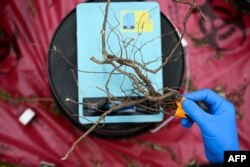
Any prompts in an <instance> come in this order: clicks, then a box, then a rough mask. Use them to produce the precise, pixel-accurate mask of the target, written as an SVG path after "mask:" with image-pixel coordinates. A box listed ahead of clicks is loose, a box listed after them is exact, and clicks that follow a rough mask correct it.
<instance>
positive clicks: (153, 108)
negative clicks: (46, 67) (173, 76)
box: [55, 0, 205, 160]
mask: <svg viewBox="0 0 250 167" xmlns="http://www.w3.org/2000/svg"><path fill="white" fill-rule="evenodd" d="M174 2H177V3H182V4H186V5H189V7H190V8H189V10H188V12H187V14H186V15H185V17H184V21H183V30H182V32H181V33H180V40H179V41H178V42H177V43H176V44H175V46H174V47H173V48H172V49H171V51H170V54H169V55H167V58H165V59H163V63H161V64H160V66H159V67H157V68H156V69H150V68H149V67H148V65H149V64H151V63H154V62H156V61H159V60H161V56H159V58H156V59H155V60H151V61H150V62H144V61H143V55H142V52H141V50H142V48H143V47H145V46H146V45H148V44H150V43H151V42H153V41H154V40H155V39H157V38H161V37H163V36H166V35H168V34H169V33H167V34H164V35H162V36H160V37H155V38H153V39H152V40H150V41H147V42H144V43H142V44H141V46H140V47H138V46H136V43H137V40H138V39H139V37H140V36H141V35H142V32H143V26H144V24H143V23H142V25H141V26H142V27H141V29H140V28H139V27H138V35H137V36H136V39H124V37H123V36H122V33H121V32H119V30H118V29H117V27H118V26H119V25H120V23H119V21H118V20H117V18H116V17H115V19H116V20H117V23H118V24H117V25H116V26H114V27H113V26H112V25H110V23H109V22H108V15H109V6H110V0H107V3H106V6H105V11H104V19H103V24H102V30H101V44H102V49H101V52H102V58H103V60H98V59H97V58H96V57H95V56H92V57H91V58H90V60H91V61H93V62H95V63H97V64H100V65H110V66H111V67H112V68H113V69H112V70H111V71H110V72H108V73H106V72H105V74H108V79H107V81H106V84H105V89H106V90H104V89H102V88H99V89H101V90H102V91H104V92H105V93H106V94H107V98H108V99H109V101H110V102H111V101H112V100H119V101H121V102H122V103H121V104H119V105H117V104H112V107H111V108H110V109H109V110H107V111H102V115H101V116H100V117H99V118H98V120H97V121H96V122H94V123H93V125H92V126H91V127H90V128H89V129H88V130H87V131H86V132H85V133H84V134H82V135H81V136H80V137H79V138H78V139H77V140H76V141H75V142H74V143H73V145H72V147H71V148H70V149H69V150H68V152H67V153H66V154H65V156H64V157H63V158H61V160H66V159H67V158H68V157H69V155H70V153H71V152H72V151H73V150H74V149H75V147H76V146H77V144H78V143H79V142H80V141H81V140H83V139H84V138H85V137H86V136H87V135H88V134H89V133H91V132H92V131H93V130H94V129H95V128H96V127H97V126H98V125H99V124H100V123H101V121H102V120H104V119H105V117H106V116H107V115H108V114H110V113H111V112H114V111H117V110H119V109H122V108H124V107H128V106H133V105H137V106H139V107H140V108H143V109H145V110H147V111H150V112H158V111H159V109H160V108H163V109H166V108H167V107H168V106H170V108H171V107H173V105H175V101H174V100H180V94H179V92H178V91H176V90H174V89H172V88H168V87H165V88H158V90H156V89H155V88H154V86H153V83H152V81H151V80H150V79H149V77H148V73H151V74H156V73H157V72H159V71H160V70H162V69H163V67H164V66H165V65H167V63H168V62H169V60H170V59H171V58H172V57H173V56H175V55H176V53H175V52H176V50H177V48H178V47H179V45H180V44H181V40H182V39H183V37H184V34H185V32H186V24H187V21H188V19H189V18H190V16H191V14H192V12H193V10H194V9H195V8H198V7H197V6H196V0H192V1H191V2H190V1H186V0H174ZM198 9H199V8H198ZM200 12H201V11H200ZM201 13H202V12H201ZM204 17H205V16H204ZM107 25H108V26H109V28H110V32H109V33H108V34H106V27H107ZM140 30H141V31H140ZM173 32H175V30H174V31H172V32H170V33H173ZM111 33H113V34H115V35H116V37H117V39H118V42H119V47H120V50H119V51H118V53H117V54H119V55H115V53H113V51H112V48H111V45H110V44H109V43H108V41H106V35H108V39H109V36H110V35H111ZM108 39H107V40H108ZM121 39H122V40H121ZM120 40H121V41H120ZM106 45H108V48H109V50H110V52H111V54H109V53H108V52H107V50H106ZM128 47H132V51H131V53H130V54H129V53H128V50H127V48H128ZM55 49H56V48H55ZM138 52H139V54H140V56H141V62H139V61H137V60H136V59H135V57H136V54H137V53H138ZM133 53H134V54H133ZM123 54H125V55H123ZM132 54H133V57H134V58H133V59H131V58H130V57H131V55H132ZM64 59H65V57H64ZM65 60H66V61H67V59H65ZM67 63H69V64H71V65H72V63H70V62H68V61H67ZM72 66H73V65H72ZM73 67H74V66H73ZM74 68H75V67H74ZM127 68H129V69H132V71H133V73H132V72H128V71H126V69H127ZM72 72H73V75H74V70H72ZM103 74H104V73H103ZM113 74H119V75H123V76H124V77H123V81H122V84H123V82H124V79H125V78H128V79H129V80H130V81H131V83H132V89H131V90H130V92H132V93H133V94H135V95H138V96H139V97H140V98H136V99H135V98H131V97H130V96H128V97H127V98H126V99H118V98H116V97H114V96H113V95H112V93H111V92H110V89H109V83H110V81H111V80H112V75H113ZM74 79H75V82H77V81H76V78H75V77H74ZM78 88H79V85H78ZM120 88H121V90H122V92H123V93H124V94H125V95H126V96H127V93H126V91H128V90H123V89H122V85H120ZM160 92H161V93H160ZM162 92H163V93H162ZM170 97H174V100H173V99H172V101H171V100H169V98H170ZM68 101H71V102H72V100H70V99H68ZM74 102H75V101H74ZM147 104H153V105H149V106H148V105H147ZM97 110H98V109H97ZM167 114H170V115H171V114H172V113H167Z"/></svg>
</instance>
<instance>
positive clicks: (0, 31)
mask: <svg viewBox="0 0 250 167" xmlns="http://www.w3.org/2000/svg"><path fill="white" fill-rule="evenodd" d="M79 2H81V1H78V0H75V1H72V0H64V1H56V0H44V1H36V0H10V1H9V0H2V1H1V2H0V93H1V94H0V96H1V97H0V115H1V116H0V162H10V163H13V164H21V165H25V166H38V164H39V163H40V162H41V161H47V162H51V163H54V164H56V165H57V166H104V167H105V166H133V165H134V166H171V167H177V166H183V165H185V164H189V163H190V162H191V161H193V162H194V161H195V162H198V163H206V162H207V160H206V158H205V154H204V149H203V143H202V139H201V135H200V131H199V129H198V127H197V126H196V125H194V126H193V127H192V128H190V129H184V128H182V127H181V125H180V121H179V120H178V119H175V120H173V121H172V122H170V123H169V124H168V125H166V126H165V127H163V128H162V129H161V130H160V131H158V132H157V133H154V134H152V133H150V132H147V133H144V134H142V135H139V136H135V137H131V138H127V139H122V140H107V139H100V138H96V137H93V136H88V137H87V138H86V139H85V140H84V141H83V142H81V143H80V144H79V145H78V146H77V148H76V149H75V150H74V151H73V153H72V155H71V156H70V157H69V158H68V160H66V161H61V160H60V158H61V157H62V156H63V155H64V154H65V153H66V152H67V151H68V149H69V148H70V146H71V145H72V143H73V142H74V141H75V140H76V139H77V138H78V137H79V136H80V135H81V134H82V132H81V131H80V130H78V129H77V128H76V127H74V126H73V125H72V124H71V123H70V122H69V121H68V120H66V119H65V118H64V117H63V116H62V115H61V114H60V113H59V112H58V111H57V110H56V108H55V107H54V105H55V104H54V101H53V98H52V95H51V91H50V86H49V82H48V72H47V62H46V61H47V59H48V55H47V51H48V46H49V43H50V40H51V39H52V36H53V33H54V31H55V30H56V28H57V26H58V25H59V23H60V21H62V19H63V18H64V17H65V16H66V15H67V14H68V13H69V12H70V11H71V10H72V9H74V8H75V7H76V5H77V3H79ZM234 2H236V1H233V0H231V1H215V0H213V1H208V0H207V1H205V0H204V1H199V3H198V4H199V7H200V9H201V10H202V12H203V14H204V15H205V16H206V18H207V21H206V22H204V18H203V17H202V16H201V14H200V13H199V10H198V9H197V10H196V12H194V13H193V15H192V16H191V18H190V20H189V23H188V25H187V30H188V32H187V34H186V35H185V39H186V41H187V43H188V46H187V48H186V52H187V54H186V58H187V60H188V61H186V62H187V68H186V73H187V75H186V78H187V80H188V81H189V83H190V84H189V87H188V88H189V91H192V90H195V89H201V88H211V89H216V90H217V91H219V92H220V93H221V94H224V95H226V97H227V98H228V99H229V100H231V101H232V102H233V103H234V104H235V105H236V108H237V117H238V118H237V125H238V134H239V140H240V146H241V149H242V150H250V140H249V138H250V129H249V122H250V114H249V111H248V107H249V103H250V89H249V86H248V85H249V81H250V76H249V75H250V54H249V47H250V40H249V37H250V35H249V34H250V29H249V27H250V17H249V11H247V10H242V9H243V8H238V7H237V4H236V3H234ZM159 3H160V5H161V10H162V12H163V13H164V14H165V15H167V16H168V17H169V18H170V19H171V20H172V21H173V22H174V24H175V25H176V26H177V27H178V28H179V29H182V28H183V27H182V21H183V18H184V14H185V12H186V11H187V6H186V5H183V4H175V3H173V2H171V1H164V0H159ZM26 108H32V109H33V110H34V111H35V112H36V118H35V119H34V120H33V121H32V122H31V123H30V124H29V125H27V126H23V125H22V124H21V123H20V122H19V121H18V118H19V116H20V115H21V113H22V112H23V111H24V110H25V109H26ZM111 164H112V165H111Z"/></svg>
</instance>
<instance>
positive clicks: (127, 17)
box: [121, 10, 154, 33]
mask: <svg viewBox="0 0 250 167" xmlns="http://www.w3.org/2000/svg"><path fill="white" fill-rule="evenodd" d="M153 30H154V23H153V18H152V17H151V15H150V13H149V12H148V11H147V10H126V11H121V31H123V32H138V33H140V32H152V31H153Z"/></svg>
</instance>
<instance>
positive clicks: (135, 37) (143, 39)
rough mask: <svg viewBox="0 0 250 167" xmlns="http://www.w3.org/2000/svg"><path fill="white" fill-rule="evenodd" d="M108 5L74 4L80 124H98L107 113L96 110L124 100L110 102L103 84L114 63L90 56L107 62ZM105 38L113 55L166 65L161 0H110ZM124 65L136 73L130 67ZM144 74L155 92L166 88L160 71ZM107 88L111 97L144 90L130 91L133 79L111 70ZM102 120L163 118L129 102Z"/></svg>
mask: <svg viewBox="0 0 250 167" xmlns="http://www.w3.org/2000/svg"><path fill="white" fill-rule="evenodd" d="M105 7H106V3H81V4H78V5H77V8H76V17H77V62H78V63H77V67H78V100H79V102H80V103H83V104H82V105H81V104H80V105H79V108H78V112H79V120H80V122H81V123H82V124H92V123H93V122H96V121H97V120H98V118H99V117H100V115H101V114H102V113H103V112H100V111H98V110H103V109H106V110H108V109H110V107H111V104H112V103H120V104H121V103H122V102H121V101H119V100H118V101H115V102H114V101H111V102H109V101H108V100H107V99H108V98H107V92H105V84H106V82H107V81H108V79H109V76H110V75H109V73H111V71H112V70H113V67H112V66H111V65H109V64H108V65H100V64H97V63H95V62H93V61H91V60H90V58H91V57H92V56H94V57H95V58H96V59H98V60H103V55H102V50H101V48H102V38H101V33H100V32H101V30H102V26H103V20H104V11H105ZM105 42H106V50H107V52H108V53H109V54H113V55H116V56H117V57H122V58H128V59H131V60H136V61H137V62H139V63H141V64H143V63H148V64H149V65H148V66H147V67H148V68H150V69H156V68H157V67H159V66H160V65H161V64H162V48H161V22H160V6H159V4H158V3H156V2H115V3H113V2H112V3H110V6H109V13H108V23H107V26H106V41H105ZM139 49H140V50H139ZM154 60H155V61H154ZM121 69H122V70H124V71H126V72H128V73H132V74H135V72H134V71H133V70H132V69H131V68H129V67H127V68H126V67H122V68H121ZM83 71H84V72H83ZM114 73H117V71H114ZM135 75H136V74H135ZM144 75H146V76H147V77H148V78H149V80H150V81H151V82H152V84H153V87H154V88H155V90H161V89H162V88H163V73H162V70H160V71H159V72H157V73H156V74H152V73H149V72H145V73H144ZM108 87H109V90H110V93H111V94H112V96H115V97H118V98H121V99H122V98H123V99H124V98H126V97H127V96H129V97H137V96H138V94H140V93H139V92H138V91H137V92H136V93H134V92H132V91H131V90H132V89H133V83H132V82H131V80H130V79H129V78H128V77H124V75H117V74H113V75H112V77H111V79H110V82H109V86H108ZM123 91H125V92H123ZM135 91H136V90H135ZM160 92H161V93H163V92H162V91H160ZM104 111H105V110H104ZM104 120H105V123H124V122H126V123H135V122H160V121H162V120H163V113H162V112H160V111H158V112H157V111H156V112H148V111H147V110H146V109H144V110H143V111H142V110H141V108H140V107H138V106H130V107H126V108H125V109H121V110H118V111H113V112H112V113H111V114H109V115H107V116H106V117H105V119H104ZM104 120H103V121H102V122H104Z"/></svg>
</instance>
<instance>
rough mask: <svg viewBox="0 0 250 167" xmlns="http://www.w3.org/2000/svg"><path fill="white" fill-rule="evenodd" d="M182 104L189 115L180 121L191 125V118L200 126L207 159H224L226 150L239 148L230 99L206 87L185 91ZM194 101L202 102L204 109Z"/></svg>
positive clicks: (188, 125) (221, 160)
mask: <svg viewBox="0 0 250 167" xmlns="http://www.w3.org/2000/svg"><path fill="white" fill-rule="evenodd" d="M184 97H185V98H186V100H184V101H183V102H182V107H183V109H184V111H185V112H186V113H187V114H188V116H189V117H190V118H191V119H192V120H191V119H182V125H183V126H184V127H186V128H188V127H191V126H192V124H193V121H194V122H196V123H197V124H198V126H199V127H200V130H201V133H202V138H203V142H204V147H205V153H206V157H207V159H208V161H209V162H210V163H217V162H223V159H224V151H225V150H235V151H237V150H239V142H238V136H237V127H236V117H235V109H234V106H233V104H232V103H230V102H228V101H227V100H225V99H224V98H222V97H221V96H219V95H217V94H216V93H215V92H213V91H212V90H209V89H204V90H199V91H196V92H193V93H190V94H186V95H184ZM195 102H203V103H204V104H206V105H207V107H208V110H207V111H206V112H205V111H204V110H203V109H201V108H200V107H199V106H198V105H197V104H196V103H195Z"/></svg>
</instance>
